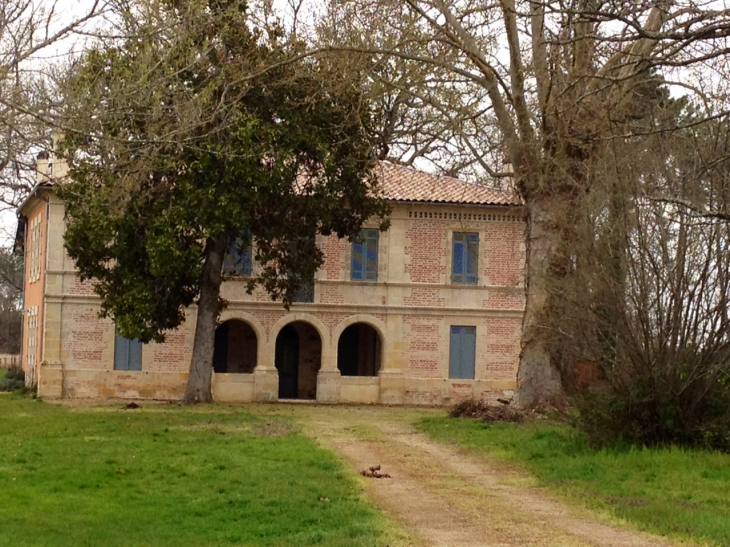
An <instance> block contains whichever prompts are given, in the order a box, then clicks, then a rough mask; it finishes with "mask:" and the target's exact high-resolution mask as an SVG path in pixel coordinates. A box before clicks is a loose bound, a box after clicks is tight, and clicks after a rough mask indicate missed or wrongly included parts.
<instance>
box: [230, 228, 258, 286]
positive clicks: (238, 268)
mask: <svg viewBox="0 0 730 547" xmlns="http://www.w3.org/2000/svg"><path fill="white" fill-rule="evenodd" d="M251 254H252V249H251V235H250V234H249V233H244V234H241V235H239V236H238V237H235V238H232V239H231V241H230V242H229V243H228V248H227V249H226V255H225V256H224V257H223V275H224V276H227V277H234V276H241V277H248V276H250V275H251Z"/></svg>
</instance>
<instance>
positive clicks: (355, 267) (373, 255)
mask: <svg viewBox="0 0 730 547" xmlns="http://www.w3.org/2000/svg"><path fill="white" fill-rule="evenodd" d="M379 238H380V231H379V230H363V231H362V232H360V237H359V238H358V239H357V240H356V241H353V242H352V267H351V268H350V279H351V280H352V281H377V280H378V239H379Z"/></svg>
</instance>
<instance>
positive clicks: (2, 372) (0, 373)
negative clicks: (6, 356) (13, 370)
mask: <svg viewBox="0 0 730 547" xmlns="http://www.w3.org/2000/svg"><path fill="white" fill-rule="evenodd" d="M7 373H8V371H7V370H6V369H4V368H0V380H2V379H3V378H5V375H6V374H7Z"/></svg>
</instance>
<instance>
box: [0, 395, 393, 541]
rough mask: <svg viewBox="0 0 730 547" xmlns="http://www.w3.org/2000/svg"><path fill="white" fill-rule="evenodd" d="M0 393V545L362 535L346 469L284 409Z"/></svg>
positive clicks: (372, 517) (354, 488) (377, 521)
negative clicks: (51, 399)
mask: <svg viewBox="0 0 730 547" xmlns="http://www.w3.org/2000/svg"><path fill="white" fill-rule="evenodd" d="M258 414H260V415H259V416H256V415H252V414H251V413H250V412H248V411H246V410H245V409H241V408H231V407H218V406H216V407H200V408H179V407H176V406H157V407H156V406H153V405H150V406H147V405H144V408H143V409H141V410H122V409H121V405H117V406H116V407H97V408H77V409H72V410H69V409H68V408H64V407H59V406H55V405H50V404H46V403H42V402H39V401H33V400H31V399H28V398H22V397H20V396H18V395H2V396H0V485H2V486H1V487H0V546H6V545H7V546H11V545H12V546H14V547H17V546H23V545H33V546H45V545H47V546H58V545H74V546H87V545H88V546H117V545H118V546H125V547H127V546H141V545H149V546H155V547H160V546H165V545H175V546H186V547H187V546H203V545H216V546H218V545H265V546H296V545H303V546H304V545H307V546H308V545H324V546H329V545H331V546H344V545H347V546H350V545H352V546H366V545H367V546H370V545H373V546H375V545H384V544H385V543H386V541H387V539H386V538H387V537H388V535H389V534H390V533H391V530H390V528H389V525H388V523H387V522H386V521H385V520H384V517H382V515H381V514H380V513H379V512H378V511H377V510H376V509H374V508H373V507H372V506H370V505H368V504H366V503H365V502H364V501H363V500H362V498H361V495H360V492H361V489H360V486H359V485H358V482H357V480H356V479H355V478H354V477H353V476H351V475H350V474H348V473H347V472H346V471H345V470H344V467H343V464H342V463H341V462H340V460H338V459H337V458H336V457H335V456H334V455H333V454H332V453H330V452H327V451H325V450H322V449H320V448H318V447H317V446H316V445H315V444H314V443H313V442H312V441H311V440H309V439H307V438H306V437H304V436H303V435H301V434H300V433H299V432H298V431H297V427H296V424H293V423H292V422H290V421H287V420H286V419H285V418H281V417H276V416H268V417H267V416H266V415H265V414H266V411H263V412H258Z"/></svg>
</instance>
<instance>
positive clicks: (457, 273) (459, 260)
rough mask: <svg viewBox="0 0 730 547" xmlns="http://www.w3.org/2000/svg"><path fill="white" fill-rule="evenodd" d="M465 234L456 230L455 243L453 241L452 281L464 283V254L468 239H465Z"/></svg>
mask: <svg viewBox="0 0 730 547" xmlns="http://www.w3.org/2000/svg"><path fill="white" fill-rule="evenodd" d="M464 239H465V238H464V234H463V233H459V232H454V243H453V253H452V254H453V257H452V261H451V282H452V283H463V282H464V255H465V254H466V253H465V250H466V249H465V248H464V247H466V245H465V243H466V241H465V240H464Z"/></svg>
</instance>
